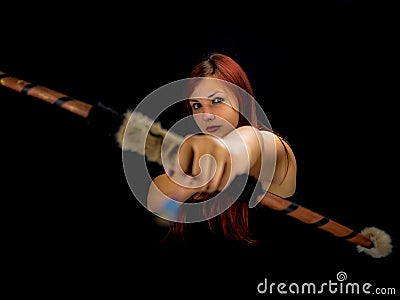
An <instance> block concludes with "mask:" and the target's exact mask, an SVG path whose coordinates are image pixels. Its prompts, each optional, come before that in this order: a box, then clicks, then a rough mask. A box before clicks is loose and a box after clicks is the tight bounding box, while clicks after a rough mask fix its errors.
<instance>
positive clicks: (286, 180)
mask: <svg viewBox="0 0 400 300" xmlns="http://www.w3.org/2000/svg"><path fill="white" fill-rule="evenodd" d="M265 134H267V135H269V136H271V135H272V136H273V137H274V142H275V150H276V164H275V172H274V175H273V178H272V181H271V184H270V185H269V188H268V191H270V192H271V193H274V194H276V195H278V196H281V197H284V198H287V197H290V196H292V195H293V194H294V192H295V190H296V176H297V162H296V157H295V155H294V152H293V149H292V147H291V146H290V144H289V143H288V142H287V141H285V140H284V139H283V138H282V137H280V136H278V135H276V134H273V133H271V132H268V133H264V135H265Z"/></svg>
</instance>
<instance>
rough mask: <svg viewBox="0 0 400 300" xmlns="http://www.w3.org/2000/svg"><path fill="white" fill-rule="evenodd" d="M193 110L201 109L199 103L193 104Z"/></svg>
mask: <svg viewBox="0 0 400 300" xmlns="http://www.w3.org/2000/svg"><path fill="white" fill-rule="evenodd" d="M192 107H193V109H199V108H200V107H201V105H200V103H193V105H192Z"/></svg>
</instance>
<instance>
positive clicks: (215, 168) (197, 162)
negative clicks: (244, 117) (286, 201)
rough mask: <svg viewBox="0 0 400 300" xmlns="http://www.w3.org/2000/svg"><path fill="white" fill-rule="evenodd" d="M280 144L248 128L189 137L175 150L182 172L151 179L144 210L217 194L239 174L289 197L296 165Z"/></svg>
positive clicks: (269, 135) (275, 139) (270, 135)
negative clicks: (219, 135) (197, 195)
mask: <svg viewBox="0 0 400 300" xmlns="http://www.w3.org/2000/svg"><path fill="white" fill-rule="evenodd" d="M283 143H285V142H283V141H282V140H281V139H280V138H279V137H276V135H274V134H273V133H270V132H263V131H259V130H257V129H255V128H253V127H251V126H243V127H240V128H238V129H236V130H234V131H232V132H231V133H229V134H228V135H227V136H225V137H224V138H222V139H218V138H216V137H213V136H210V135H201V136H192V137H190V138H188V139H186V140H185V141H184V143H182V145H181V148H180V150H179V156H178V157H179V162H180V166H181V167H182V170H183V172H179V171H176V172H175V174H174V175H173V176H172V177H169V176H168V175H166V174H163V175H160V176H158V177H157V178H155V179H154V181H153V182H152V184H151V185H150V189H149V193H148V208H149V209H150V210H151V211H160V209H162V208H163V206H164V205H165V203H166V202H167V201H168V200H169V199H171V198H172V199H174V200H177V201H180V202H184V201H186V200H187V199H188V198H190V197H191V196H192V195H194V194H195V193H197V192H207V193H211V192H215V191H221V190H223V189H224V188H226V187H227V186H229V184H230V183H231V182H232V181H233V180H234V179H235V177H236V176H238V175H241V174H249V175H251V176H254V177H255V178H257V179H259V180H261V182H263V183H267V186H268V188H269V189H268V190H269V191H271V192H273V193H276V194H278V195H280V196H290V195H291V194H292V193H293V192H294V188H295V173H296V164H295V160H294V155H293V153H292V151H291V149H290V147H289V145H287V144H286V143H285V144H283ZM283 145H285V146H286V148H287V149H288V155H287V154H286V152H285V147H284V146H283ZM204 154H209V155H211V156H212V157H213V158H214V159H215V161H216V164H213V162H212V160H209V159H208V160H207V159H205V160H204V161H201V157H202V156H203V155H204ZM289 161H290V164H289Z"/></svg>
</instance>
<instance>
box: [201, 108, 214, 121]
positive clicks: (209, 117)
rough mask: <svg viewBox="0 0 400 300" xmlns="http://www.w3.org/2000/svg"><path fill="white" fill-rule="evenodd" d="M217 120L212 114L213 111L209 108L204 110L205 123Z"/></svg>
mask: <svg viewBox="0 0 400 300" xmlns="http://www.w3.org/2000/svg"><path fill="white" fill-rule="evenodd" d="M214 119H215V115H214V114H213V112H212V109H211V108H209V107H204V108H203V120H204V121H211V120H214Z"/></svg>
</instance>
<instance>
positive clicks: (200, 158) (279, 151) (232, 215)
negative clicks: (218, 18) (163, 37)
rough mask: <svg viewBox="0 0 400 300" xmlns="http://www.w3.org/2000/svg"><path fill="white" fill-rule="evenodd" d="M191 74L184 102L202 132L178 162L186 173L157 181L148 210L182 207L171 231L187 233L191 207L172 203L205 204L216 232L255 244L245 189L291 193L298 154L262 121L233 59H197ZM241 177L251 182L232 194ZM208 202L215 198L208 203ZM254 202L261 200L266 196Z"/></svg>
mask: <svg viewBox="0 0 400 300" xmlns="http://www.w3.org/2000/svg"><path fill="white" fill-rule="evenodd" d="M189 77H190V78H191V79H192V81H190V84H189V89H190V92H189V97H188V99H187V100H185V105H186V108H187V110H188V114H189V115H192V116H193V119H194V121H195V123H196V124H197V126H198V127H199V129H200V130H201V132H202V134H200V135H199V134H195V135H192V136H190V137H188V138H187V139H186V140H185V141H184V142H183V143H182V145H181V148H180V150H179V155H178V161H179V166H180V167H181V168H182V171H183V172H175V173H174V174H173V175H172V176H170V175H169V174H161V175H159V176H157V177H156V178H155V179H154V180H153V182H152V184H151V185H150V188H149V192H148V208H149V210H150V211H153V212H155V213H160V212H162V211H169V212H171V211H173V212H177V213H178V215H179V219H177V221H172V222H170V223H169V225H170V231H169V233H170V234H175V235H176V236H179V237H181V238H185V229H186V228H187V226H188V224H187V223H190V222H186V220H187V216H188V212H187V211H185V208H186V207H185V206H184V205H183V206H182V207H178V206H179V205H178V206H177V205H174V203H204V209H203V210H202V216H203V217H204V219H203V220H204V221H205V220H207V222H206V223H207V224H208V227H209V229H210V230H211V231H212V232H215V233H217V232H220V233H221V234H222V235H223V236H224V237H226V238H228V239H232V240H238V241H241V242H243V243H245V244H254V243H256V242H257V240H256V239H254V237H253V235H252V231H251V228H250V226H249V193H248V189H250V188H253V189H254V188H255V185H256V184H257V182H258V183H261V184H262V188H263V190H264V191H268V193H267V194H266V195H265V197H268V194H269V193H273V194H276V195H278V196H281V197H290V196H292V195H293V194H294V192H295V188H296V160H295V157H294V154H293V152H292V150H291V148H290V145H289V144H288V143H287V142H286V141H285V140H284V139H283V138H282V137H281V136H280V135H278V134H276V133H275V132H273V131H272V130H270V129H268V127H267V126H265V124H261V123H260V122H259V120H258V119H257V113H256V103H255V101H254V98H253V90H252V87H251V85H250V82H249V79H248V77H247V75H246V73H245V72H244V70H243V69H242V68H241V66H240V65H239V64H238V63H237V62H236V61H234V60H233V59H232V58H231V57H229V56H226V55H224V54H221V53H213V54H211V55H210V56H209V57H208V58H207V59H205V60H204V61H202V62H200V63H199V64H197V65H196V66H195V68H194V69H193V70H192V72H191V73H190V76H189ZM204 155H206V156H204ZM207 155H208V156H207ZM210 157H213V158H214V159H215V161H214V162H215V163H213V159H210ZM242 175H244V176H246V177H248V178H250V181H248V182H246V184H245V187H244V189H243V190H242V191H241V192H240V195H232V194H231V193H230V192H229V190H230V187H231V186H234V185H235V184H236V183H235V182H234V181H235V180H236V179H237V178H239V177H242ZM232 183H233V184H232ZM249 183H250V184H249ZM246 191H247V192H246ZM210 199H213V200H214V202H213V203H212V204H211V205H209V203H208V202H207V200H210ZM257 199H258V200H257V201H258V202H257V203H258V204H261V205H262V204H263V202H264V201H265V200H263V199H265V198H262V197H259V198H257ZM207 203H208V205H207ZM166 208H167V209H166ZM175 208H177V210H175ZM202 223H204V222H202ZM218 225H219V226H220V227H218ZM217 228H220V229H221V230H220V231H218V230H217Z"/></svg>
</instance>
